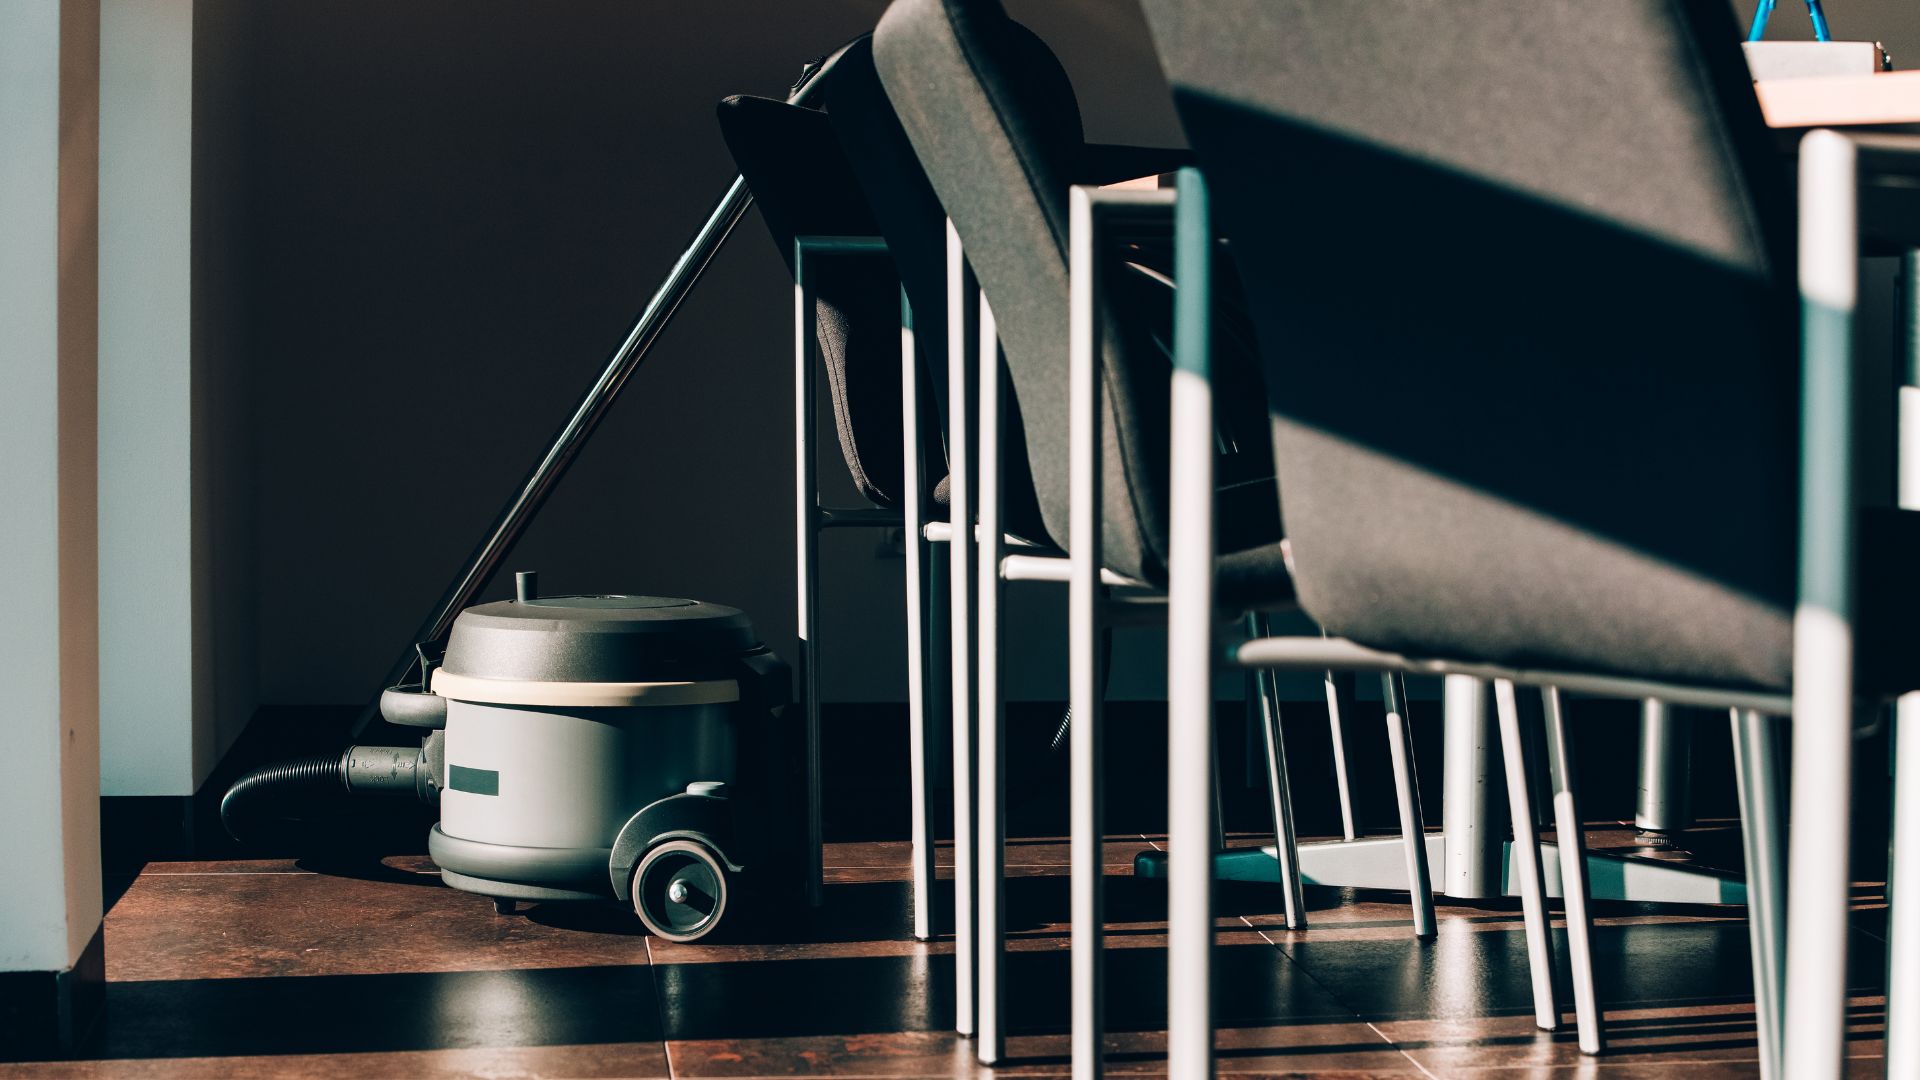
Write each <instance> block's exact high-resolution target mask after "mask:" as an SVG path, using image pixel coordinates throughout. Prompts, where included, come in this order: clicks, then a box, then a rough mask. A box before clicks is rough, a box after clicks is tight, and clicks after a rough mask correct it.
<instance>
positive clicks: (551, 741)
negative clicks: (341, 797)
mask: <svg viewBox="0 0 1920 1080" xmlns="http://www.w3.org/2000/svg"><path fill="white" fill-rule="evenodd" d="M516 586H517V588H516V592H517V595H516V596H515V598H514V599H512V600H505V601H500V602H498V603H492V604H481V605H479V606H477V607H471V608H468V609H467V610H466V611H464V612H462V613H461V614H460V616H459V618H458V619H456V620H455V621H454V624H453V630H452V633H451V634H450V635H449V638H448V640H447V644H446V648H445V650H444V652H441V651H439V650H436V649H433V648H432V647H431V646H427V647H423V648H422V649H421V652H420V656H421V664H420V670H421V672H422V677H421V679H420V680H419V681H418V682H410V683H403V684H400V685H396V686H392V687H389V688H388V689H387V690H386V691H385V692H384V693H383V694H382V695H381V700H380V711H381V715H382V716H383V718H384V719H385V720H386V721H387V722H388V723H390V724H394V725H396V726H399V727H402V728H411V729H414V730H417V731H419V732H421V735H422V738H421V744H420V746H419V747H417V748H403V747H393V746H375V747H367V746H355V747H351V748H349V749H348V750H347V751H345V752H344V753H343V754H341V755H339V756H338V757H327V758H320V759H315V760H313V761H310V762H307V763H304V764H305V765H306V768H305V769H304V770H303V771H301V772H300V773H299V774H298V776H297V777H295V779H297V780H298V781H300V782H302V783H304V784H305V785H308V786H309V787H310V788H328V789H332V790H333V791H336V792H337V791H339V790H341V789H343V788H344V789H345V790H346V791H349V792H397V793H401V794H412V795H415V796H417V797H419V798H421V799H422V800H423V801H426V802H430V803H437V804H438V806H439V810H440V820H439V822H438V823H436V824H435V825H434V826H433V828H432V831H431V832H430V833H429V835H428V839H427V851H428V854H429V855H430V856H431V857H432V858H433V861H434V863H435V864H436V865H438V866H439V867H440V871H441V874H440V876H441V880H442V881H444V882H445V883H446V884H448V885H451V886H453V887H454V888H456V889H462V890H465V891H467V892H471V893H478V894H480V895H483V896H487V897H491V898H492V899H493V901H494V908H495V910H496V911H498V912H501V913H503V914H509V913H512V912H513V911H514V909H515V907H516V905H517V904H518V903H519V902H520V901H523V900H530V901H548V900H562V901H568V900H612V901H616V902H619V903H622V904H628V905H631V906H632V908H633V909H634V913H635V914H636V915H638V916H639V919H640V921H641V923H642V924H644V925H645V926H646V928H647V930H648V931H650V932H651V933H653V934H655V935H656V936H659V937H662V938H665V939H667V940H670V941H681V942H691V941H698V940H700V939H702V938H704V937H707V936H708V935H709V934H712V933H714V932H715V931H717V930H718V929H720V928H721V926H722V925H723V923H724V922H726V921H727V919H728V916H729V913H730V912H731V913H738V912H739V911H740V910H741V909H742V908H745V909H746V910H747V911H752V910H754V909H756V908H759V909H762V910H764V909H765V908H766V907H768V906H769V905H772V906H783V905H785V904H787V903H789V902H791V901H792V900H794V899H797V898H798V897H799V896H800V895H801V893H802V892H803V891H804V886H805V880H804V874H805V860H804V859H802V858H801V857H800V856H801V854H802V851H803V849H802V847H801V843H802V842H803V841H804V838H805V832H804V815H803V814H802V813H801V811H802V809H803V806H804V804H803V802H802V798H803V796H802V795H801V793H800V784H799V783H798V778H797V777H796V776H795V775H793V770H792V769H791V768H789V767H786V764H787V763H791V762H797V761H799V760H800V754H799V747H798V745H797V743H798V741H799V740H798V732H797V731H796V730H795V727H796V725H793V724H792V723H790V722H788V721H786V719H785V717H786V706H787V705H788V703H789V691H790V684H791V680H792V673H791V672H790V671H789V669H788V668H787V665H786V664H785V663H784V662H782V661H781V660H780V659H779V658H778V657H776V656H774V654H773V653H772V652H771V651H769V650H768V649H767V647H766V646H765V645H763V644H761V643H760V641H759V639H758V638H757V637H756V636H755V634H754V631H753V625H752V623H751V622H750V621H749V620H748V619H747V616H746V615H745V614H743V613H741V612H740V611H738V610H736V609H734V608H730V607H724V606H722V605H719V604H710V603H702V602H700V601H697V600H686V599H680V598H676V597H662V596H614V595H592V596H553V597H542V596H539V595H538V594H537V579H536V577H535V575H533V574H531V573H521V574H518V575H516ZM285 768H286V766H273V767H270V768H269V769H268V770H265V771H264V772H265V774H266V776H267V778H268V779H267V780H265V781H262V780H260V779H257V777H258V775H259V774H256V775H255V776H253V777H248V778H243V779H242V781H241V782H240V783H239V784H236V785H235V786H234V787H233V789H232V790H230V791H229V792H228V794H227V797H226V799H225V800H224V801H223V802H222V804H221V813H222V816H223V817H224V818H226V819H227V820H228V823H229V825H230V826H231V825H234V824H235V823H236V819H238V818H242V817H244V816H245V814H246V804H247V803H248V802H249V800H251V799H257V798H262V797H265V796H266V795H268V794H282V795H284V794H285V792H284V791H280V792H274V791H272V788H273V787H274V785H275V784H276V783H277V784H280V785H284V784H285V783H286V782H287V778H286V777H284V776H283V775H282V774H281V773H279V772H276V771H275V770H284V769H285ZM742 892H750V893H752V894H754V898H753V899H748V900H746V901H744V902H742V900H741V899H740V897H739V894H740V893H742ZM756 899H757V900H759V901H761V902H759V903H756V902H755V900H756ZM733 921H739V920H738V919H737V918H736V919H735V920H733Z"/></svg>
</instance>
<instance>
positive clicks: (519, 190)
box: [236, 0, 1920, 704]
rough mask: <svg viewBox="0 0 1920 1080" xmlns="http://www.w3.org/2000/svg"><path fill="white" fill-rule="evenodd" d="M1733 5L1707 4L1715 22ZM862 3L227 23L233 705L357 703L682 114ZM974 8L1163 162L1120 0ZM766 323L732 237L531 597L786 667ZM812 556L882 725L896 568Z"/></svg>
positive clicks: (650, 273)
mask: <svg viewBox="0 0 1920 1080" xmlns="http://www.w3.org/2000/svg"><path fill="white" fill-rule="evenodd" d="M1751 5H1752V0H1736V2H1735V6H1736V9H1737V10H1738V13H1739V14H1740V16H1741V18H1742V19H1743V20H1744V19H1745V18H1747V17H1748V15H1749V14H1750V12H1751ZM884 6H885V4H884V0H812V2H808V3H792V2H785V0H729V2H709V3H702V4H669V3H658V2H655V3H632V2H604V0H603V2H588V0H568V2H565V3H533V2H516V3H496V4H489V5H483V6H476V5H469V4H463V3H456V2H453V0H405V2H392V0H347V2H336V3H327V4H318V3H284V4H273V5H260V6H259V7H258V8H257V9H256V13H257V20H256V21H257V25H256V26H254V27H253V28H252V31H251V34H252V36H251V37H250V39H249V40H248V42H247V46H246V47H247V48H248V50H249V53H250V55H249V57H248V61H249V63H250V65H251V70H252V72H253V78H254V81H255V84H256V86H255V92H254V94H253V98H252V102H253V104H252V108H253V116H252V138H251V150H250V153H249V156H248V159H247V168H248V172H249V175H250V178H251V182H250V184H249V185H248V190H247V192H246V198H247V200H248V201H249V203H250V205H251V206H252V207H253V208H254V213H253V214H252V221H251V226H250V228H249V231H248V235H249V237H250V243H251V247H250V248H249V251H250V256H249V258H250V265H249V267H248V268H247V275H246V276H247V278H248V285H247V288H246V289H245V290H244V291H240V292H237V293H236V302H243V303H245V304H246V305H247V307H248V310H250V312H251V321H250V333H251V335H252V339H253V353H254V355H255V357H256V363H255V365H254V370H253V371H252V373H251V381H250V385H249V386H248V387H247V391H246V392H247V394H248V395H249V397H250V399H251V401H252V403H253V407H252V417H253V423H254V425H255V429H254V434H253V445H254V460H253V462H252V469H253V477H254V481H255V495H256V500H257V503H256V506H255V508H254V510H253V513H254V515H255V527H254V539H255V551H254V553H253V558H254V560H255V562H256V564H257V567H258V576H259V582H258V590H257V607H256V614H257V642H258V663H259V671H260V699H261V701H262V702H264V703H270V704H273V703H311V702H346V701H356V700H359V699H361V698H363V697H364V696H365V695H366V694H367V693H368V692H369V691H370V690H371V689H372V688H373V687H374V684H375V683H376V681H377V680H378V679H379V677H380V676H381V674H383V672H384V671H385V669H386V667H387V665H388V664H389V663H390V662H391V660H392V659H393V657H394V656H395V654H396V651H398V650H401V649H403V648H404V647H405V646H406V645H407V638H408V635H409V634H410V633H411V632H412V630H413V627H414V626H415V624H416V623H417V622H418V620H419V619H420V617H421V616H422V615H423V614H424V613H425V612H426V610H427V609H428V607H429V606H430V605H431V604H432V603H433V601H434V600H435V599H436V598H437V597H438V595H439V592H440V590H441V588H442V587H443V585H444V583H445V581H446V579H447V577H448V575H449V574H450V573H451V572H452V571H453V569H454V568H455V567H456V566H457V565H458V564H459V563H460V561H461V560H462V558H463V557H464V556H465V555H466V554H467V552H468V551H469V549H470V548H471V546H472V545H473V543H474V542H475V541H476V540H477V538H478V537H479V535H480V533H481V531H482V529H483V528H484V527H485V526H486V525H487V523H488V522H489V521H490V520H491V518H492V515H493V514H494V512H495V510H496V509H497V508H498V506H499V504H500V502H501V501H502V499H504V498H505V496H506V495H507V493H508V492H509V491H510V490H511V489H512V488H513V486H514V485H515V484H516V483H517V482H518V481H519V479H520V478H521V477H522V475H523V474H524V473H525V471H526V469H527V468H528V467H529V465H530V464H531V463H532V461H533V460H534V459H535V457H536V455H537V454H538V452H539V451H540V449H541V448H542V446H543V444H544V442H545V440H546V439H547V437H548V436H549V435H550V434H551V432H552V430H553V429H554V428H555V426H556V425H557V424H558V423H559V422H560V420H561V418H563V417H564V416H565V415H566V413H567V412H568V411H569V410H570V408H571V407H572V405H573V404H574V402H575V400H576V399H577V396H578V394H579V393H580V391H581V390H582V388H584V387H585V386H586V385H587V384H588V383H589V382H590V380H591V379H592V377H593V375H594V374H595V373H596V372H597V371H598V370H599V368H600V366H601V364H602V362H603V360H604V359H605V357H606V355H607V353H608V352H609V350H610V349H611V348H612V347H613V346H614V345H615V344H616V343H617V342H618V340H619V339H620V337H621V335H622V333H623V331H624V330H625V328H626V326H627V324H628V322H629V321H630V319H631V317H632V316H633V315H634V313H635V312H636V311H637V310H638V309H639V307H640V306H641V304H642V303H643V302H644V300H645V298H646V297H647V295H648V294H649V293H650V292H651V290H652V288H653V287H654V285H655V284H656V282H657V281H658V279H659V278H660V276H661V275H662V273H663V272H664V271H665V269H666V268H667V266H668V265H669V264H670V262H671V261H672V259H673V258H674V256H675V255H676V254H677V253H678V252H679V250H680V248H681V247H682V245H683V243H684V242H685V240H686V239H687V238H688V236H689V234H690V233H691V231H692V230H693V228H694V227H695V226H696V225H697V223H698V222H699V221H700V220H701V219H702V218H703V217H704V216H705V214H706V212H707V210H708V209H709V207H710V205H711V203H712V201H713V200H714V199H715V198H716V197H717V195H718V194H719V192H720V191H721V189H722V188H723V187H724V185H725V184H726V183H727V181H728V180H729V178H730V177H731V175H732V168H731V164H730V162H729V160H728V158H727V154H726V151H725V149H724V147H723V146H722V144H721V141H720V139H719V136H718V133H717V131H716V129H715V125H714V121H713V104H714V102H715V101H716V100H718V99H719V98H720V97H722V96H724V95H726V94H729V93H736V92H758V93H763V94H777V93H778V92H780V90H781V89H782V88H783V87H784V86H786V85H787V84H788V83H789V82H790V81H791V79H792V78H793V76H794V74H795V73H796V71H797V69H798V66H799V64H800V62H801V61H802V60H804V59H806V58H807V57H809V56H812V55H815V54H817V53H821V52H824V51H826V50H828V49H830V48H832V47H833V46H834V45H836V44H837V43H839V42H840V41H843V40H845V39H846V38H848V37H850V36H852V35H854V34H856V33H858V32H860V31H862V30H864V29H866V28H869V27H870V26H871V25H872V22H873V20H874V19H875V18H876V17H877V15H878V14H879V12H880V11H881V10H882V9H883V8H884ZM1595 7H1596V10H1597V11H1603V10H1604V7H1605V5H1604V4H1603V3H1602V4H1596V5H1595ZM1009 8H1010V9H1011V10H1012V11H1013V12H1014V14H1015V15H1016V16H1018V17H1020V18H1022V19H1023V20H1025V21H1027V22H1028V23H1029V24H1030V25H1032V26H1033V27H1034V29H1035V30H1036V31H1038V32H1039V33H1040V34H1041V35H1042V36H1043V37H1045V38H1047V39H1048V41H1049V42H1050V43H1051V44H1052V45H1053V46H1054V48H1055V49H1056V51H1057V52H1059V53H1060V55H1061V57H1062V59H1063V61H1064V62H1065V64H1066V65H1067V67H1068V69H1069V72H1070V73H1071V74H1072V76H1073V78H1074V81H1075V84H1076V87H1077V88H1078V90H1079V92H1080V95H1081V98H1082V105H1083V110H1084V111H1085V113H1086V114H1087V115H1086V126H1087V130H1088V134H1089V136H1090V137H1091V138H1095V139H1100V140H1105V141H1133V142H1141V143H1159V144H1169V143H1177V142H1178V141H1179V138H1180V136H1179V131H1178V125H1177V123H1176V122H1175V120H1174V117H1173V114H1172V111H1171V109H1170V107H1169V106H1168V104H1167V102H1166V99H1165V91H1164V87H1163V86H1162V84H1161V82H1160V78H1159V74H1158V71H1157V67H1156V65H1155V63H1154V61H1153V58H1152V51H1151V47H1150V43H1149V42H1148V40H1147V37H1146V33H1145V29H1144V25H1143V23H1142V21H1141V17H1140V15H1139V13H1138V10H1137V9H1136V8H1135V6H1134V4H1133V3H1132V2H1131V0H1013V2H1010V3H1009ZM1828 9H1829V13H1830V15H1831V17H1832V20H1833V23H1834V25H1835V27H1836V29H1837V30H1838V31H1839V32H1840V33H1841V34H1842V35H1843V36H1861V35H1869V34H1871V35H1873V36H1878V37H1880V38H1882V39H1883V40H1885V41H1886V42H1887V44H1888V45H1889V47H1890V48H1891V49H1893V51H1894V53H1895V56H1896V59H1899V58H1901V57H1903V56H1904V57H1917V58H1920V18H1916V17H1915V15H1914V14H1913V13H1912V10H1911V8H1910V6H1909V5H1908V4H1905V3H1901V2H1899V0H1829V3H1828ZM1436 17H1445V15H1444V9H1443V8H1442V9H1440V10H1437V11H1436ZM1599 17H1604V16H1603V15H1602V16H1599ZM1805 20H1806V16H1805V13H1804V11H1803V10H1800V9H1798V7H1797V5H1796V4H1795V3H1793V2H1792V0H1788V2H1786V3H1782V4H1781V6H1780V11H1779V13H1778V14H1777V15H1776V16H1775V36H1805V33H1806V27H1805ZM790 327H791V293H790V289H789V285H788V282H787V280H786V278H785V275H784V272H783V270H782V268H781V266H780V263H779V260H778V258H777V256H776V254H775V252H774V251H773V248H772V245H771V244H770V243H769V242H768V241H767V239H766V237H765V234H764V232H763V231H762V230H761V228H760V226H759V223H758V220H757V219H755V218H749V220H748V221H747V222H746V223H745V224H744V225H743V226H742V231H741V233H740V234H739V235H738V236H737V237H736V238H735V240H734V242H733V243H732V244H731V245H730V246H729V248H728V249H727V250H726V251H725V252H724V253H723V254H722V256H721V258H720V259H719V260H718V262H717V263H716V264H715V265H714V267H713V269H712V271H711V272H710V274H709V275H708V278H707V280H706V281H704V282H703V283H702V285H701V287H700V288H699V289H698V290H697V291H696V292H695V294H694V296H693V297H692V298H691V299H690V300H689V301H688V303H687V305H686V307H685V309H684V310H683V312H682V313H681V315H680V317H679V319H678V320H677V321H676V323H675V324H674V327H673V329H672V330H671V332H670V333H669V334H668V335H667V336H666V337H665V338H664V339H663V340H662V341H661V342H660V345H659V347H658V348H657V349H656V350H655V351H654V354H653V356H652V357H651V358H650V359H649V361H648V363H647V365H646V367H645V368H644V369H643V370H642V371H641V373H640V374H639V375H638V376H637V377H636V379H635V380H634V382H633V384H632V386H631V388H630V390H629V392H628V393H627V395H626V397H625V398H624V400H623V401H622V402H621V404H620V405H619V407H618V408H617V409H616V410H615V411H614V412H613V414H612V415H611V417H610V419H609V420H608V422H607V424H606V426H605V427H604V428H603V429H602V431H601V432H600V434H599V436H598V437H597V438H596V439H595V441H594V443H593V444H592V445H591V447H590V448H589V450H588V452H587V453H586V454H585V456H584V457H583V458H582V459H581V460H580V462H579V463H578V464H577V465H576V466H575V468H574V470H573V473H572V474H571V475H570V477H569V478H568V480H567V481H566V483H565V484H564V485H563V486H562V487H561V488H560V490H559V491H558V493H557V494H556V495H555V496H554V498H553V500H552V501H551V503H550V504H549V505H548V506H547V508H546V510H545V511H544V513H543V514H542V515H541V517H540V518H539V520H538V521H537V522H536V524H535V525H534V527H533V529H532V531H531V532H530V533H529V535H528V536H527V537H526V539H525V541H524V542H523V543H522V544H521V545H520V548H519V550H518V551H516V552H515V553H514V555H513V557H512V559H511V561H510V565H511V566H512V567H517V568H534V569H538V570H540V571H541V572H542V575H543V583H544V585H545V587H546V588H547V589H549V590H552V591H562V590H567V591H572V590H629V591H650V592H663V593H679V594H686V595H692V596H699V597H703V598H707V599H712V600H718V601H723V602H727V603H732V604H736V605H738V606H740V607H743V608H745V609H747V610H748V611H750V612H752V613H753V614H754V615H755V617H756V619H757V620H758V621H759V623H760V626H761V628H762V631H763V633H764V634H765V636H766V637H767V638H768V640H769V642H770V643H772V644H773V645H774V646H775V647H776V648H779V649H782V650H788V649H790V648H791V644H792V640H793V619H792V614H791V611H792V605H793V599H792V598H793V593H794V574H793V570H792V566H791V558H792V527H791V513H792V488H791V480H790V477H791V469H792V464H793V459H792V453H793V452H792V449H791V447H792V433H791V426H792V424H791V419H790V415H789V411H788V410H789V400H790V398H789V394H790V384H789V380H790V359H789V357H790V348H791V343H790V333H791V330H790ZM829 448H830V446H829ZM826 466H827V467H826V468H823V470H822V475H823V476H824V477H827V478H829V479H830V480H831V481H832V482H834V483H835V484H842V483H843V474H842V473H841V471H840V470H839V469H838V467H837V465H836V464H835V463H834V462H833V461H832V460H831V459H828V460H827V461H826ZM840 494H841V495H842V496H843V497H850V495H849V494H848V493H847V492H845V491H844V489H842V490H841V492H840ZM823 556H824V564H825V580H826V583H827V584H826V588H825V589H824V590H823V597H824V598H825V605H826V607H825V611H824V613H823V624H824V628H823V638H824V640H825V641H826V643H827V652H826V658H825V670H824V672H823V682H824V688H825V691H826V693H827V696H828V697H829V698H835V699H851V700H862V699H865V700H875V699H880V700H884V699H890V698H898V697H900V696H901V695H902V693H903V679H902V675H901V656H902V637H901V635H902V624H901V615H900V600H901V586H900V578H901V563H900V561H899V559H898V556H897V555H894V554H892V553H891V552H888V551H886V550H884V549H883V546H882V545H881V544H880V541H879V538H878V537H877V536H875V535H873V534H869V533H863V532H855V531H848V532H841V533H837V534H830V535H829V536H828V538H827V540H826V541H825V543H824V551H823ZM504 594H505V589H504V587H502V586H499V585H496V586H495V588H494V589H493V590H492V595H494V596H499V595H504ZM1013 603H1014V604H1015V605H1016V611H1015V617H1014V619H1013V620H1012V625H1013V631H1012V640H1011V641H1010V653H1011V654H1012V655H1013V656H1014V657H1015V658H1016V659H1015V663H1014V666H1013V669H1012V670H1011V671H1010V672H1009V681H1010V690H1011V693H1012V694H1013V696H1015V697H1029V698H1051V697H1058V696H1059V695H1060V694H1061V692H1062V691H1061V690H1060V688H1059V685H1058V682H1059V677H1058V674H1057V673H1058V670H1059V652H1058V649H1059V639H1060V637H1061V633H1060V632H1061V630H1062V629H1063V626H1062V622H1061V620H1060V618H1059V610H1058V609H1059V597H1058V596H1057V595H1055V594H1054V593H1053V591H1052V590H1047V589H1032V588H1029V589H1021V590H1016V595H1015V597H1014V599H1013ZM1121 650H1122V652H1121V653H1120V655H1119V657H1118V658H1117V661H1116V663H1115V665H1114V668H1115V671H1116V684H1117V685H1116V687H1115V690H1116V692H1117V693H1118V694H1120V695H1121V696H1127V695H1132V694H1152V693H1155V692H1157V689H1158V685H1159V672H1158V664H1159V659H1158V658H1159V656H1161V655H1163V654H1162V653H1161V652H1160V649H1159V647H1158V643H1157V640H1156V638H1155V637H1154V636H1153V635H1141V636H1137V637H1133V638H1130V639H1128V640H1124V641H1123V642H1122V643H1121Z"/></svg>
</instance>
